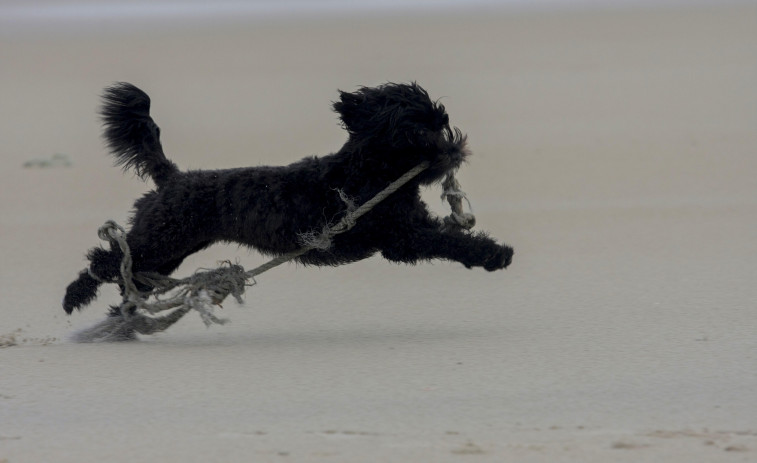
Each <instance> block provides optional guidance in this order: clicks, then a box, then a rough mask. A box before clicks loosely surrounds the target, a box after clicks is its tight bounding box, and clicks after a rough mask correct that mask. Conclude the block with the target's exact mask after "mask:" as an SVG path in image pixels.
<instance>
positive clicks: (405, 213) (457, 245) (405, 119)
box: [63, 83, 513, 313]
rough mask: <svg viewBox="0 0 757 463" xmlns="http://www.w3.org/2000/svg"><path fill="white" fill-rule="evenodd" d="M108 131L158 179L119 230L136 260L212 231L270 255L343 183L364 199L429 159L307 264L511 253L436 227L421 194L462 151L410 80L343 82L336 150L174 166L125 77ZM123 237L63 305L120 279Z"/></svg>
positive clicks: (154, 264)
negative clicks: (221, 165) (272, 162)
mask: <svg viewBox="0 0 757 463" xmlns="http://www.w3.org/2000/svg"><path fill="white" fill-rule="evenodd" d="M103 99H104V102H105V104H104V106H103V108H102V111H101V114H102V117H103V120H104V125H105V139H106V141H107V143H108V147H109V148H110V150H111V152H112V153H113V155H114V156H115V157H116V160H117V163H118V164H120V165H123V167H124V168H125V169H126V168H130V167H131V168H134V169H135V170H136V172H137V173H138V174H139V175H140V176H141V177H143V178H144V177H147V176H149V177H150V178H151V179H152V180H153V181H154V182H155V185H156V188H155V190H152V191H150V192H148V193H147V194H145V195H144V196H143V197H142V198H140V199H138V200H137V201H136V202H135V204H134V215H133V217H132V218H131V229H130V230H129V232H128V234H127V236H126V240H127V242H128V244H129V247H130V248H131V252H132V257H133V270H134V271H135V272H157V273H160V274H163V275H169V274H170V273H171V272H173V271H174V270H175V269H176V268H177V267H178V266H179V264H181V262H182V260H183V259H184V258H185V257H187V256H188V255H190V254H192V253H195V252H197V251H199V250H201V249H204V248H206V247H208V246H210V245H211V244H212V243H215V242H235V243H240V244H244V245H247V246H251V247H253V248H255V249H257V250H258V251H260V252H261V253H263V254H266V255H281V254H284V253H287V252H290V251H293V250H295V249H297V248H299V247H300V237H301V236H302V234H303V233H307V232H311V231H313V230H320V229H322V228H323V226H324V225H326V224H328V223H333V222H335V221H337V220H338V219H339V218H340V216H342V215H343V214H344V213H345V209H346V207H345V202H344V200H343V199H342V198H343V196H342V195H341V194H340V192H343V194H346V195H347V196H348V197H349V198H352V199H353V200H354V202H355V203H356V204H358V205H359V204H362V203H363V202H365V201H366V200H368V199H370V198H372V197H373V196H374V195H375V194H376V193H377V192H379V191H380V190H382V189H383V188H384V187H386V186H387V185H388V184H389V183H390V182H392V181H394V180H396V179H397V178H399V177H400V176H402V174H404V173H405V172H407V171H408V170H410V169H411V168H413V167H415V166H417V165H418V164H419V163H421V162H423V161H426V162H428V163H429V167H428V168H427V169H426V170H424V171H423V172H422V173H420V174H419V175H418V176H417V177H415V178H414V179H413V180H411V181H410V182H409V183H407V184H406V185H404V186H403V187H402V188H400V189H399V190H398V191H396V192H395V193H393V194H392V195H391V196H389V197H388V198H387V199H386V200H384V201H383V202H381V203H380V204H378V205H377V206H376V207H375V208H374V209H373V210H371V211H370V212H368V213H367V214H366V215H364V216H363V217H362V218H361V219H360V220H359V221H358V223H357V224H356V225H355V226H354V228H352V229H351V230H349V231H348V232H346V233H344V234H341V235H338V236H336V237H335V238H334V239H333V244H332V246H331V247H330V248H329V249H327V250H325V251H321V250H311V251H309V252H307V253H305V254H303V255H302V256H300V257H298V258H297V260H298V261H299V262H301V263H303V264H312V265H340V264H346V263H349V262H355V261H358V260H361V259H365V258H366V257H369V256H371V255H373V254H374V253H376V252H381V255H383V256H384V257H385V258H386V259H389V260H390V261H394V262H404V263H409V264H414V263H416V262H418V261H421V260H428V259H448V260H453V261H457V262H460V263H462V264H463V265H465V266H466V267H469V268H470V267H483V268H484V269H486V270H489V271H492V270H497V269H502V268H505V267H507V266H508V265H509V264H510V261H511V259H512V255H513V250H512V248H510V247H508V246H506V245H500V244H497V243H496V242H495V241H494V240H492V239H491V238H489V237H488V236H487V235H486V234H484V233H480V232H479V233H470V232H468V231H464V230H460V229H454V228H449V227H444V226H443V224H442V221H441V220H439V219H438V218H436V217H434V216H432V215H431V214H430V213H429V211H428V209H427V207H426V205H425V203H423V202H422V201H421V198H420V191H419V189H420V186H421V185H429V184H432V183H435V182H439V181H441V180H442V178H444V176H445V175H446V174H447V173H448V172H451V171H454V170H456V169H457V168H458V167H459V166H460V164H461V163H462V162H463V161H464V160H465V158H466V156H467V155H468V152H467V151H466V148H465V136H464V135H463V134H462V133H461V132H460V130H459V129H457V128H455V129H451V128H450V126H449V118H448V116H447V113H446V112H445V109H444V106H442V105H441V104H439V103H438V102H434V101H431V99H430V98H429V96H428V93H426V91H425V90H424V89H423V88H421V87H420V86H418V85H417V84H415V83H412V84H394V83H390V84H386V85H382V86H379V87H376V88H367V87H364V88H361V89H360V90H358V91H356V92H354V93H346V92H340V99H339V101H337V102H335V103H334V110H336V112H338V113H339V115H340V118H341V120H342V122H343V125H344V127H345V128H346V129H347V131H348V132H349V138H348V139H347V142H346V143H345V144H344V146H343V147H342V149H341V150H339V151H338V152H337V153H334V154H331V155H328V156H324V157H321V158H318V157H309V158H305V159H303V160H301V161H299V162H295V163H294V164H291V165H289V166H281V167H248V168H237V169H228V170H209V171H202V170H200V171H189V172H181V171H179V169H178V168H177V167H176V165H175V164H174V163H173V162H171V161H169V160H168V159H166V157H165V155H164V154H163V149H162V147H161V144H160V129H159V128H158V126H157V125H156V124H155V122H153V120H152V118H151V117H150V114H149V111H150V98H149V97H148V96H147V94H145V93H144V92H143V91H141V90H140V89H138V88H137V87H135V86H133V85H131V84H128V83H119V84H116V85H114V86H112V87H109V88H107V89H106V90H105V94H104V96H103ZM122 256H123V254H122V252H121V250H120V249H118V248H115V249H110V250H106V249H103V248H93V249H91V250H90V251H89V253H88V255H87V258H88V259H89V261H90V262H91V264H90V266H89V268H88V269H86V270H84V271H82V272H81V273H80V274H79V278H78V279H77V280H75V281H74V282H73V283H71V284H70V285H69V286H68V288H67V290H66V296H65V298H64V300H63V308H64V309H65V310H66V312H67V313H71V312H72V311H73V309H75V308H81V307H83V306H85V305H87V304H89V303H90V302H91V301H92V300H93V299H94V298H95V297H96V295H97V288H98V286H99V285H100V283H101V282H102V281H117V279H118V278H119V276H120V273H119V266H120V262H121V258H122Z"/></svg>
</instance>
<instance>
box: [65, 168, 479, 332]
mask: <svg viewBox="0 0 757 463" xmlns="http://www.w3.org/2000/svg"><path fill="white" fill-rule="evenodd" d="M428 166H429V164H428V162H425V161H424V162H422V163H421V164H419V165H417V166H416V167H414V168H413V169H410V170H409V171H408V172H406V173H405V174H404V175H402V176H401V177H400V178H398V179H397V180H395V181H394V182H392V183H390V184H389V185H388V186H387V187H386V188H384V189H383V190H381V191H380V192H379V193H377V194H376V196H374V197H373V198H371V199H369V200H368V201H366V202H365V203H363V204H362V205H361V206H360V207H355V205H354V202H353V201H352V200H351V199H350V198H349V197H347V196H346V195H345V194H344V192H342V191H341V190H337V191H338V193H339V195H340V197H341V199H342V201H344V202H345V204H346V205H347V211H346V213H345V215H344V216H343V217H342V219H341V220H340V221H339V222H338V223H336V224H335V225H326V226H324V227H323V229H322V230H321V231H320V233H315V232H307V233H303V234H302V235H300V242H301V244H302V246H301V247H300V248H298V249H296V250H294V251H291V252H289V253H286V254H283V255H281V256H278V257H276V258H274V259H271V260H269V261H268V262H266V263H264V264H262V265H260V266H258V267H255V268H254V269H252V270H248V271H245V270H244V268H243V267H242V266H241V265H238V264H232V263H231V262H228V261H226V262H223V263H222V265H221V266H220V267H218V268H216V269H200V270H198V271H197V272H195V273H194V274H193V275H191V276H189V277H187V278H182V279H175V278H171V277H168V276H165V275H160V274H157V273H151V272H139V273H133V272H132V257H131V250H130V249H129V245H128V243H127V242H126V231H125V230H124V229H123V228H122V227H121V226H120V225H118V224H117V223H116V222H114V221H112V220H109V221H107V222H105V224H103V226H101V227H100V229H99V230H98V236H99V237H100V238H101V239H102V240H104V241H109V242H110V243H111V244H112V245H116V246H118V247H119V248H120V249H121V251H122V253H123V258H122V260H121V266H120V273H121V278H120V279H118V280H117V282H118V283H120V284H121V285H122V292H123V297H124V301H123V303H122V304H121V306H120V311H121V317H109V318H108V319H107V320H105V321H103V322H101V323H99V324H97V325H95V326H93V327H92V328H90V329H88V330H84V331H81V332H79V333H78V334H77V335H75V336H74V339H75V340H77V341H79V342H98V341H112V340H124V339H134V337H135V335H134V332H135V331H136V332H138V333H141V334H152V333H156V332H159V331H163V330H165V329H166V328H168V327H169V326H171V325H173V324H174V323H176V322H177V321H178V320H179V319H181V317H183V316H184V315H186V314H187V313H188V312H189V311H191V310H195V311H197V312H198V313H199V314H200V317H201V318H202V321H203V322H204V323H205V325H206V326H210V325H211V324H224V323H226V322H227V321H228V320H226V319H223V318H218V317H217V316H215V315H214V313H213V311H214V309H213V306H215V305H219V306H220V305H221V302H223V301H224V300H225V299H226V297H228V296H229V295H231V296H233V297H234V298H235V299H236V300H237V302H239V303H241V302H242V294H244V291H245V287H246V286H253V285H255V284H256V281H255V276H257V275H260V274H261V273H263V272H266V271H268V270H270V269H272V268H274V267H276V266H278V265H281V264H283V263H284V262H288V261H290V260H292V259H295V258H297V257H299V256H301V255H303V254H305V253H306V252H308V251H311V250H313V249H318V250H326V249H328V248H329V247H330V246H331V242H332V239H333V238H334V237H335V236H336V235H339V234H341V233H344V232H346V231H349V230H350V229H352V228H353V227H354V226H355V224H356V223H357V220H358V219H359V218H360V217H361V216H363V215H364V214H366V213H367V212H368V211H370V210H371V209H373V208H374V207H375V206H376V205H377V204H379V203H380V202H381V201H383V200H384V199H386V198H387V197H388V196H390V195H391V194H392V193H394V192H395V191H397V190H398V189H400V188H401V187H402V186H403V185H405V184H406V183H407V182H409V181H410V180H412V179H413V178H415V177H416V176H417V175H418V174H420V173H421V172H423V171H424V170H425V169H427V168H428ZM442 186H443V188H444V192H443V193H442V200H444V199H447V201H448V202H449V204H450V206H451V208H452V214H451V215H450V216H449V217H445V219H444V227H445V228H446V227H452V226H457V227H463V228H466V229H469V228H471V227H472V226H473V225H474V224H475V217H473V214H470V213H464V212H463V209H462V200H463V199H465V200H466V201H468V199H467V197H466V196H465V193H464V192H462V191H461V190H460V184H459V183H458V182H457V180H456V179H455V177H454V175H453V174H451V173H450V174H448V175H447V178H446V179H445V180H444V182H443V183H442ZM468 205H469V206H470V201H468ZM90 273H91V272H90ZM95 277H96V276H95ZM250 280H252V283H251V284H250V283H248V282H249V281H250ZM135 282H138V283H141V284H143V285H146V286H148V287H150V288H152V289H150V290H148V291H140V290H139V289H138V288H137V284H136V283H135ZM177 288H178V291H176V292H175V293H174V294H172V295H167V294H168V293H169V292H171V291H173V290H175V289H177ZM150 298H152V300H150ZM171 309H176V310H174V311H173V312H171V313H170V314H168V315H166V316H163V317H153V316H151V315H156V314H158V313H160V312H164V311H167V310H171ZM148 314H149V315H148Z"/></svg>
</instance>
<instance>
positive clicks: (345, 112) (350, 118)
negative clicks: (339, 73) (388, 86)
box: [334, 90, 365, 133]
mask: <svg viewBox="0 0 757 463" xmlns="http://www.w3.org/2000/svg"><path fill="white" fill-rule="evenodd" d="M363 103H365V95H364V93H363V92H355V93H348V92H343V91H341V90H339V101H336V102H334V111H336V112H337V113H339V119H341V121H342V124H343V125H344V128H346V129H347V130H348V131H349V132H351V133H355V132H359V131H360V127H359V125H360V122H361V121H363V120H364V115H363V112H364V111H365V110H364V109H363Z"/></svg>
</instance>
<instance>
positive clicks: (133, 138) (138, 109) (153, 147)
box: [100, 82, 179, 187]
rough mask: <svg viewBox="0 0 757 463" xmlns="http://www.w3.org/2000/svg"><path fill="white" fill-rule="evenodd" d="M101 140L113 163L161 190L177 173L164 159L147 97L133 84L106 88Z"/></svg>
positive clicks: (158, 130)
mask: <svg viewBox="0 0 757 463" xmlns="http://www.w3.org/2000/svg"><path fill="white" fill-rule="evenodd" d="M100 114H101V115H102V119H103V124H104V126H105V132H104V137H105V140H106V142H107V144H108V148H110V151H111V153H113V155H114V156H115V157H116V164H117V165H121V166H123V168H124V169H129V168H133V169H134V170H135V171H136V173H137V175H139V176H140V177H142V178H145V176H149V177H150V178H152V179H153V181H154V182H155V184H156V185H157V186H158V187H160V186H161V185H163V184H164V183H166V182H167V181H168V179H169V178H170V177H171V176H173V175H174V174H176V173H177V172H178V171H179V170H178V169H177V168H176V165H175V164H174V163H173V162H171V161H169V160H168V159H166V155H165V154H164V153H163V147H162V146H161V144H160V129H159V128H158V126H157V124H155V122H154V121H153V120H152V118H151V117H150V97H149V96H147V94H146V93H145V92H143V91H142V90H140V89H138V88H137V87H135V86H134V85H132V84H129V83H126V82H119V83H116V84H114V85H112V86H110V87H107V88H106V89H105V92H104V93H103V106H102V108H101V110H100Z"/></svg>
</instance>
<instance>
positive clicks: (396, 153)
mask: <svg viewBox="0 0 757 463" xmlns="http://www.w3.org/2000/svg"><path fill="white" fill-rule="evenodd" d="M334 110H335V111H336V112H338V113H339V116H340V118H341V120H342V122H343V124H344V127H345V128H346V129H347V131H348V132H349V134H350V140H349V142H348V146H350V147H351V149H354V150H357V151H360V152H361V154H362V155H363V156H364V157H365V158H366V159H364V161H366V162H368V163H370V164H371V165H372V167H374V168H376V169H381V170H396V171H397V173H398V174H402V173H404V171H405V170H407V169H410V168H412V167H414V166H416V165H418V164H419V163H421V162H423V161H427V162H428V163H429V168H428V169H426V171H424V172H423V173H422V174H421V175H420V176H419V177H418V179H419V180H420V182H421V183H424V184H428V183H433V182H435V181H439V180H441V179H442V178H443V177H444V176H445V175H446V174H447V173H448V172H450V171H453V170H455V169H457V168H458V167H459V166H460V164H461V163H462V162H463V161H464V160H465V157H466V156H467V155H468V152H467V150H466V149H465V136H464V135H463V134H462V132H461V131H460V130H459V129H457V128H451V127H450V125H449V116H448V115H447V112H446V111H445V109H444V106H443V105H442V104H440V103H439V102H436V101H432V100H431V98H429V96H428V93H427V92H426V91H425V90H424V89H423V88H421V87H420V86H419V85H417V84H416V83H410V84H395V83H388V84H385V85H381V86H379V87H363V88H360V89H359V90H358V91H356V92H354V93H347V92H340V99H339V101H337V102H335V103H334Z"/></svg>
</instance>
